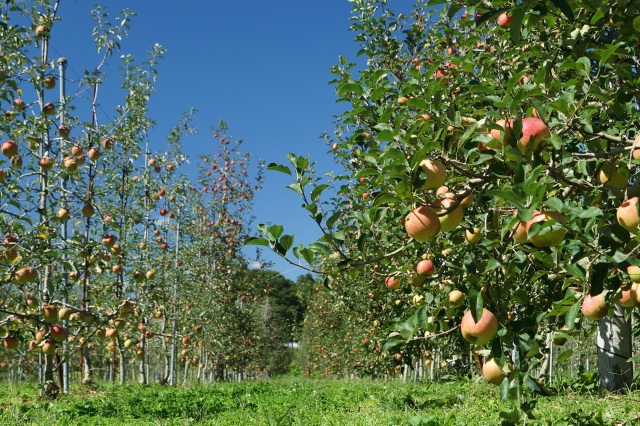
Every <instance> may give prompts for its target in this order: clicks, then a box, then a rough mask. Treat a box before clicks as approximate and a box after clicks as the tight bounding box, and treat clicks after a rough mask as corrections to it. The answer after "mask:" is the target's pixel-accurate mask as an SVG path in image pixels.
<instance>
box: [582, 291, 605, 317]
mask: <svg viewBox="0 0 640 426" xmlns="http://www.w3.org/2000/svg"><path fill="white" fill-rule="evenodd" d="M580 310H581V311H582V315H584V317H585V318H586V319H589V320H593V321H599V320H601V319H602V318H604V317H606V316H607V314H608V313H609V305H607V301H606V299H605V297H604V294H603V293H600V294H597V295H595V296H592V295H590V294H587V295H586V296H585V298H584V300H583V301H582V306H581V308H580Z"/></svg>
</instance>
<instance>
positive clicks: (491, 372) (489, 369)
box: [482, 358, 507, 386]
mask: <svg viewBox="0 0 640 426" xmlns="http://www.w3.org/2000/svg"><path fill="white" fill-rule="evenodd" d="M482 376H483V377H484V378H485V380H486V381H487V382H489V383H491V384H492V385H496V386H499V385H500V384H501V383H502V381H503V380H504V379H505V377H507V376H506V374H504V373H503V372H502V371H501V370H500V367H499V366H498V364H497V363H496V361H495V360H494V359H493V358H491V359H489V360H487V361H486V362H485V363H484V365H483V366H482Z"/></svg>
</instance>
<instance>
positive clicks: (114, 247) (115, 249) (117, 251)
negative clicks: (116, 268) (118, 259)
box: [109, 243, 122, 256]
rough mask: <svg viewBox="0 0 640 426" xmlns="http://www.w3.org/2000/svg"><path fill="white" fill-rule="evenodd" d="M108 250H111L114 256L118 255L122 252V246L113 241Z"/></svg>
mask: <svg viewBox="0 0 640 426" xmlns="http://www.w3.org/2000/svg"><path fill="white" fill-rule="evenodd" d="M109 250H110V251H111V254H112V255H114V256H119V255H120V253H122V247H121V246H120V244H118V243H115V244H114V245H112V246H111V248H110V249H109Z"/></svg>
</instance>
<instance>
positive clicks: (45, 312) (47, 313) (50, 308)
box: [42, 305, 58, 324]
mask: <svg viewBox="0 0 640 426" xmlns="http://www.w3.org/2000/svg"><path fill="white" fill-rule="evenodd" d="M42 317H43V318H44V319H45V321H48V322H50V323H52V324H53V323H55V322H57V321H58V307H57V306H56V305H46V306H43V307H42Z"/></svg>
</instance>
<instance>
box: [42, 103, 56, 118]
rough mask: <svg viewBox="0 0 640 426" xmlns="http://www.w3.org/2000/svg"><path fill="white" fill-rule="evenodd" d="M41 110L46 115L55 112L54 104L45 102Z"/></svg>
mask: <svg viewBox="0 0 640 426" xmlns="http://www.w3.org/2000/svg"><path fill="white" fill-rule="evenodd" d="M42 112H43V113H44V115H46V116H52V115H54V114H55V113H56V106H55V105H54V104H53V103H51V102H47V103H46V104H44V105H43V106H42Z"/></svg>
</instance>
